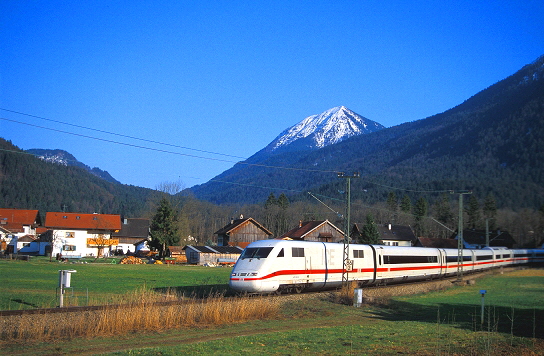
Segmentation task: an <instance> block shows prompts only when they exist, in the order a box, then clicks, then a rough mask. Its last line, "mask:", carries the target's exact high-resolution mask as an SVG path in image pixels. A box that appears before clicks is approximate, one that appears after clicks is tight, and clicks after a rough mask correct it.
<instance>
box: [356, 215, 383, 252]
mask: <svg viewBox="0 0 544 356" xmlns="http://www.w3.org/2000/svg"><path fill="white" fill-rule="evenodd" d="M379 239H380V233H379V231H378V226H377V225H376V223H375V222H374V218H373V217H372V215H370V214H368V215H367V216H366V222H365V224H364V225H363V229H362V231H361V238H360V239H359V243H362V244H368V245H376V244H377V243H378V240H379Z"/></svg>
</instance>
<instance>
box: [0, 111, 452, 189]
mask: <svg viewBox="0 0 544 356" xmlns="http://www.w3.org/2000/svg"><path fill="white" fill-rule="evenodd" d="M0 110H3V111H6V112H11V113H14V114H18V115H24V116H28V117H33V118H37V119H40V120H45V121H49V122H54V123H60V124H64V125H69V126H72V127H77V128H82V129H86V130H91V131H95V132H100V133H106V134H110V135H115V136H118V137H124V138H129V139H134V140H139V141H143V142H148V143H154V144H160V145H165V146H170V147H175V148H181V149H187V150H193V151H196V152H201V153H208V154H215V155H221V156H225V157H232V158H242V159H245V158H244V157H240V156H235V155H230V154H225V153H219V152H212V151H206V150H201V149H196V148H191V147H185V146H179V145H174V144H169V143H164V142H159V141H154V140H149V139H144V138H140V137H134V136H129V135H125V134H120V133H115V132H110V131H105V130H100V129H95V128H91V127H86V126H82V125H76V124H71V123H66V122H63V121H60V120H53V119H49V118H45V117H41V116H38V115H32V114H28V113H23V112H19V111H15V110H10V109H6V108H1V107H0ZM0 120H5V121H9V122H13V123H17V124H22V125H27V126H31V127H36V128H40V129H45V130H50V131H54V132H59V133H63V134H68V135H73V136H79V137H83V138H88V139H93V140H98V141H102V142H108V143H113V144H118V145H123V146H128V147H134V148H139V149H144V150H150V151H155V152H160V153H168V154H174V155H179V156H185V157H190V158H196V159H205V160H210V161H217V162H226V163H233V164H242V165H247V166H254V167H261V168H270V169H282V170H289V171H303V172H313V173H334V174H338V173H340V172H339V171H337V170H321V169H309V168H300V167H285V166H274V165H266V164H259V163H250V162H245V161H233V160H229V159H222V158H215V157H205V156H200V155H195V154H188V153H182V152H175V151H170V150H165V149H160V148H153V147H148V146H142V145H136V144H131V143H126V142H120V141H115V140H111V139H105V138H100V137H95V136H90V135H85V134H79V133H74V132H70V131H65V130H60V129H55V128H51V127H45V126H40V125H36V124H31V123H28V122H23V121H19V120H14V119H8V118H4V117H0ZM361 181H365V182H367V183H369V184H373V185H376V186H380V187H383V188H388V189H392V190H399V191H406V192H412V193H426V194H436V193H445V192H451V191H452V190H453V189H447V190H416V189H408V188H400V187H393V186H389V185H385V184H380V183H377V182H374V181H370V180H368V179H366V178H362V179H361ZM210 182H221V183H226V182H224V181H221V180H217V179H212V180H210ZM237 184H238V185H243V184H241V183H237ZM255 187H257V186H255ZM268 189H271V188H268ZM273 189H274V190H284V191H294V190H290V189H285V188H273ZM294 192H297V193H301V192H299V191H294Z"/></svg>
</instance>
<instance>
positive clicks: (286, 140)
mask: <svg viewBox="0 0 544 356" xmlns="http://www.w3.org/2000/svg"><path fill="white" fill-rule="evenodd" d="M383 128H385V127H384V126H383V125H381V124H379V123H377V122H374V121H372V120H369V119H367V118H364V117H362V116H360V115H359V114H356V113H355V112H353V111H351V110H350V109H348V108H346V107H345V106H337V107H334V108H332V109H329V110H327V111H325V112H323V113H321V114H318V115H312V116H308V117H307V118H305V119H304V120H302V121H301V122H299V123H298V124H296V125H294V126H292V127H290V128H288V129H287V130H285V131H283V132H282V133H281V134H280V135H279V136H278V137H276V139H275V140H274V141H272V143H271V146H272V150H276V149H278V148H280V147H282V146H286V145H289V144H291V143H293V142H295V141H297V140H300V139H303V138H309V139H311V142H312V144H311V145H312V146H313V147H315V148H323V147H325V146H328V145H332V144H335V143H338V142H340V141H343V140H345V139H347V138H349V137H352V136H356V135H361V134H365V133H370V132H374V131H378V130H381V129H383Z"/></svg>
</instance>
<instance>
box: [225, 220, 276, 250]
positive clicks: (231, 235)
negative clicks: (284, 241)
mask: <svg viewBox="0 0 544 356" xmlns="http://www.w3.org/2000/svg"><path fill="white" fill-rule="evenodd" d="M215 235H217V245H219V246H239V247H242V248H244V247H246V246H247V245H249V244H250V243H252V242H253V241H258V240H267V239H269V238H270V237H271V236H272V233H271V232H270V231H269V230H268V229H267V228H265V227H264V226H263V225H262V224H260V223H259V222H257V221H256V220H255V219H253V218H244V217H243V216H240V218H239V219H235V220H234V219H233V220H231V222H230V223H229V224H227V225H225V226H224V227H223V228H221V229H219V230H217V231H216V232H215Z"/></svg>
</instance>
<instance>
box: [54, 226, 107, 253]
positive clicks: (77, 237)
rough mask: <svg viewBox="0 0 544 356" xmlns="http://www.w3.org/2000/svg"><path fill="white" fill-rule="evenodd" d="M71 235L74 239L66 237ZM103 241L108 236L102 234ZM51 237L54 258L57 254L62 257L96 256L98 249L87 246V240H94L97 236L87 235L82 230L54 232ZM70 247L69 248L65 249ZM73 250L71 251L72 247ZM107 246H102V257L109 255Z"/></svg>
mask: <svg viewBox="0 0 544 356" xmlns="http://www.w3.org/2000/svg"><path fill="white" fill-rule="evenodd" d="M68 233H71V234H72V235H73V236H74V237H66V236H68V235H67V234H68ZM102 235H103V236H104V238H105V239H109V238H110V237H111V236H110V234H102ZM53 236H55V237H57V238H55V239H54V240H55V241H54V242H55V244H54V246H53V249H52V250H53V252H52V253H53V256H56V254H57V253H61V254H62V256H63V257H70V256H77V257H84V256H96V255H97V253H98V248H96V247H94V246H89V245H87V239H88V238H96V237H97V236H98V234H89V233H87V231H82V230H54V231H53ZM67 246H70V247H67ZM71 246H74V247H75V250H72V249H73V247H71ZM109 250H110V248H109V246H104V255H108V254H109Z"/></svg>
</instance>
